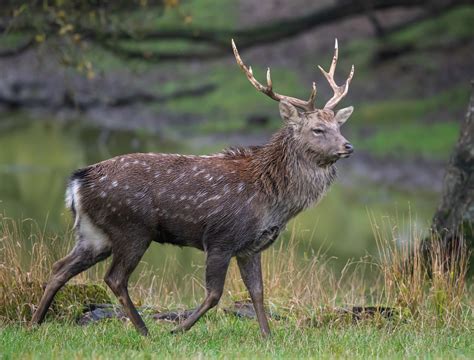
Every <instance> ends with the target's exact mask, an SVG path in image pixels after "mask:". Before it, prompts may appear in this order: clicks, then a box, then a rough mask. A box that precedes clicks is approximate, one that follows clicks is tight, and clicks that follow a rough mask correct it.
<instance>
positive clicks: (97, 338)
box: [0, 313, 474, 359]
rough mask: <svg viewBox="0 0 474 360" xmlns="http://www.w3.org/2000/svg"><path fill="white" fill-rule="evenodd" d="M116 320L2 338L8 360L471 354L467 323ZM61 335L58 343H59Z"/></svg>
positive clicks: (13, 329) (14, 331) (15, 331)
mask: <svg viewBox="0 0 474 360" xmlns="http://www.w3.org/2000/svg"><path fill="white" fill-rule="evenodd" d="M127 325H128V324H124V323H122V322H120V321H118V320H113V321H107V322H104V323H102V324H98V325H92V326H87V327H78V326H75V325H68V324H57V323H48V324H45V325H43V326H42V327H41V328H39V329H33V330H29V329H26V328H24V327H20V326H9V327H7V328H6V329H3V331H2V333H1V335H0V349H1V350H0V353H1V354H2V355H3V358H4V359H24V358H35V359H68V358H81V359H82V358H102V359H130V358H134V359H135V358H137V359H155V358H251V359H255V358H282V359H284V358H308V357H311V358H318V359H320V358H334V357H344V358H351V359H367V358H375V357H377V358H459V357H464V358H471V357H472V356H474V343H473V341H472V336H473V334H472V325H473V324H472V323H470V324H464V325H465V326H469V325H470V326H471V330H469V328H463V326H460V327H454V328H443V327H425V328H420V326H419V324H412V323H407V324H398V325H392V324H389V323H385V324H382V325H379V326H374V325H373V324H353V325H344V326H337V325H336V326H331V327H328V326H324V327H305V326H301V325H300V324H298V323H296V322H295V321H271V326H272V328H273V337H272V339H270V340H267V341H265V340H262V339H261V338H260V336H259V331H258V326H257V324H256V321H255V320H240V319H236V318H234V317H229V316H225V315H223V314H222V313H220V314H218V315H208V316H206V318H205V319H202V321H200V322H199V323H198V324H196V326H195V327H194V328H193V329H191V330H190V331H189V332H188V333H185V334H182V335H171V334H170V330H171V329H172V326H171V325H168V324H164V323H158V324H155V323H153V322H152V321H148V322H147V325H148V326H149V329H150V336H149V337H148V338H143V337H140V336H139V335H138V334H137V333H136V332H135V330H134V329H133V328H132V327H131V326H127ZM59 339H61V340H60V341H58V340H59Z"/></svg>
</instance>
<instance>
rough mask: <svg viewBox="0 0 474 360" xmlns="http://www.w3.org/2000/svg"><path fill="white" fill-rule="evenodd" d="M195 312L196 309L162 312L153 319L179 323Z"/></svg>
mask: <svg viewBox="0 0 474 360" xmlns="http://www.w3.org/2000/svg"><path fill="white" fill-rule="evenodd" d="M193 311H194V309H192V310H175V311H168V312H162V313H158V314H155V315H153V319H155V320H161V321H170V322H175V323H179V322H181V321H183V320H186V319H187V318H188V317H189V316H190V315H191V314H192V313H193Z"/></svg>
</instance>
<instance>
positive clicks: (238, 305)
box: [224, 300, 282, 320]
mask: <svg viewBox="0 0 474 360" xmlns="http://www.w3.org/2000/svg"><path fill="white" fill-rule="evenodd" d="M224 312H225V313H226V314H230V315H235V316H237V317H239V318H242V319H256V318H257V314H256V313H255V308H254V307H253V303H252V302H251V301H249V300H242V301H235V302H234V304H233V305H232V307H228V308H224ZM267 315H269V316H270V318H272V319H275V320H281V319H282V317H281V316H280V315H278V314H276V313H275V312H274V311H271V310H270V313H268V311H267Z"/></svg>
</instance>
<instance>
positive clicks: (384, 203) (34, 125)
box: [0, 115, 437, 278]
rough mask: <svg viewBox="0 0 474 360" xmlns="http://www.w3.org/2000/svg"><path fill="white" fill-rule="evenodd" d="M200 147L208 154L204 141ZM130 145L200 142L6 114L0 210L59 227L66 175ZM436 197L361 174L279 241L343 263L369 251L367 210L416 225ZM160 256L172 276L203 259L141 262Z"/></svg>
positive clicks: (189, 149) (0, 133)
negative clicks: (294, 240) (292, 239)
mask: <svg viewBox="0 0 474 360" xmlns="http://www.w3.org/2000/svg"><path fill="white" fill-rule="evenodd" d="M211 147H212V146H211ZM206 149H207V150H206V152H208V151H209V149H210V146H209V145H206ZM215 150H218V149H215ZM137 151H143V152H148V151H157V152H173V153H196V154H200V153H203V152H202V148H201V149H200V148H199V146H198V147H196V146H191V145H189V144H186V143H184V142H182V143H180V142H176V141H169V140H166V139H163V138H160V137H157V136H151V135H147V134H144V133H130V132H125V131H103V130H102V131H101V130H99V129H97V128H92V127H85V126H83V125H80V124H79V123H70V122H68V123H64V124H62V123H58V122H50V121H42V120H36V121H29V120H27V119H25V118H23V117H22V116H18V115H15V116H11V117H8V118H7V119H6V120H2V122H1V123H0V211H1V212H2V213H4V214H6V215H7V216H8V217H12V218H18V219H20V218H21V219H25V218H32V219H34V220H36V221H37V222H38V223H39V224H45V228H46V229H47V231H50V232H63V230H64V229H65V228H66V227H67V226H70V225H71V217H70V214H69V213H68V211H66V210H65V209H64V190H65V185H66V180H67V178H68V176H69V174H70V173H71V172H72V171H73V170H74V169H76V168H79V167H82V166H85V165H87V164H93V163H95V162H98V161H100V160H104V159H107V158H109V157H112V156H115V155H119V154H123V153H129V152H137ZM346 161H350V159H349V160H346ZM341 176H344V174H342V175H341ZM415 195H416V196H415ZM414 199H416V200H414ZM436 201H437V195H436V194H434V193H430V192H425V191H417V192H416V194H413V193H408V192H403V191H401V190H399V189H396V188H387V187H385V186H383V185H377V184H370V183H367V182H366V181H364V179H357V180H355V182H353V183H352V185H351V186H342V185H341V184H340V183H336V184H335V185H334V186H333V187H332V189H331V191H330V192H329V193H328V195H327V196H326V197H325V198H324V199H323V201H322V202H321V203H320V205H319V206H318V207H316V208H314V209H311V210H308V211H306V212H304V213H302V214H300V215H299V216H298V217H297V218H296V219H295V220H294V221H293V222H291V223H290V224H289V226H288V231H286V232H285V233H284V234H283V237H282V239H280V240H279V241H285V238H288V236H290V232H291V231H296V232H297V236H298V238H299V239H300V241H301V243H302V244H304V245H310V246H311V247H312V248H314V249H316V250H317V249H319V248H320V247H321V246H323V247H324V249H325V250H326V252H327V255H328V256H334V257H337V260H336V261H335V263H336V264H338V265H339V266H342V265H343V264H344V263H345V262H346V261H347V260H348V259H350V258H359V257H361V256H364V255H365V254H367V253H369V254H370V253H372V254H374V253H375V243H374V238H373V235H372V230H371V226H370V222H369V217H368V214H367V212H368V211H370V212H371V213H373V214H375V216H391V217H397V218H398V219H399V220H400V219H401V220H403V219H405V220H407V219H408V218H411V220H412V221H414V222H416V223H418V224H420V226H421V227H423V226H426V225H427V224H428V223H429V220H430V218H431V216H432V214H433V212H434V209H435V205H436ZM306 248H307V246H306ZM302 251H303V250H302ZM166 258H168V262H170V261H171V265H170V263H168V265H170V266H171V268H172V269H173V273H174V276H175V277H177V278H182V277H183V276H184V275H185V274H189V272H190V271H191V270H192V268H193V265H196V264H198V265H199V264H202V260H203V256H202V253H200V252H198V251H196V250H193V249H180V248H176V247H172V246H170V245H159V244H153V245H152V247H151V250H149V251H148V252H147V254H146V256H145V261H146V262H148V263H150V264H152V265H153V266H155V267H156V268H162V267H163V266H164V261H165V259H166ZM169 259H171V260H169Z"/></svg>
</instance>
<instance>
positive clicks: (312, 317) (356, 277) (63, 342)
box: [0, 215, 474, 359]
mask: <svg viewBox="0 0 474 360" xmlns="http://www.w3.org/2000/svg"><path fill="white" fill-rule="evenodd" d="M370 220H371V224H372V226H373V232H374V237H375V240H376V241H377V244H378V249H379V251H378V256H374V257H368V256H367V257H364V258H362V259H359V260H354V261H351V262H348V263H347V265H346V266H345V267H344V269H343V270H342V271H340V272H338V271H335V270H334V268H333V267H332V266H331V261H332V259H331V258H328V257H327V256H326V255H325V254H324V252H323V251H315V250H314V249H310V248H307V249H306V251H305V252H304V256H303V258H302V257H301V256H300V251H301V246H302V244H299V243H298V240H297V237H296V236H292V234H296V233H297V231H296V229H294V228H293V229H289V230H288V232H289V233H290V236H289V240H287V241H280V242H279V243H277V244H276V245H275V246H274V247H273V248H271V249H269V250H268V251H266V252H265V253H264V262H263V264H264V265H263V268H264V277H265V279H264V281H265V286H266V306H267V309H268V311H269V313H270V314H271V315H272V316H271V320H270V322H271V327H272V330H273V336H272V337H271V338H270V339H262V338H261V336H260V332H259V328H258V324H257V322H256V320H255V319H247V318H241V317H237V316H235V315H234V314H229V313H227V312H225V311H224V310H223V309H226V308H228V307H229V306H231V304H233V302H234V301H236V300H246V299H248V295H247V293H246V291H245V289H244V287H243V284H242V282H241V281H240V278H239V274H238V271H237V267H236V266H235V264H233V265H232V266H231V269H230V273H229V276H228V278H227V283H226V288H225V295H224V297H223V300H222V301H221V304H220V305H219V306H218V308H217V310H213V311H210V312H209V314H207V315H206V316H205V317H204V318H203V319H202V320H201V321H200V322H198V324H197V325H196V326H195V327H193V328H192V329H191V330H190V331H189V332H187V333H185V334H179V335H172V334H171V333H170V331H171V329H172V328H173V327H174V324H170V323H168V322H162V321H161V322H158V321H156V320H154V319H152V318H151V317H150V316H148V317H147V316H145V321H146V323H147V325H148V326H149V329H150V336H148V337H146V338H145V337H142V336H140V335H139V334H138V333H137V332H136V331H135V330H134V328H133V326H131V324H130V323H129V322H128V321H122V320H119V319H107V320H102V321H99V322H97V323H93V324H89V325H86V326H79V325H77V324H76V321H75V320H76V318H77V316H78V315H79V314H80V313H81V312H82V308H83V307H84V304H86V303H87V302H94V301H95V302H97V301H99V302H100V301H107V299H109V296H110V298H112V299H113V296H111V293H110V292H107V293H104V291H106V290H105V288H104V287H103V285H102V283H101V282H100V280H99V279H100V277H101V276H102V274H103V270H104V265H106V264H101V265H99V266H98V267H96V268H94V269H92V270H90V271H89V272H87V273H85V274H82V275H80V276H79V277H78V278H76V279H75V280H74V281H73V283H74V284H88V285H83V286H89V287H90V289H91V291H85V292H84V291H78V292H77V293H74V291H73V289H74V288H75V286H74V285H72V286H67V287H66V288H65V290H62V291H61V292H60V293H59V294H58V295H57V297H56V301H55V303H54V304H53V306H52V310H50V312H49V316H48V318H47V321H46V323H45V324H43V325H42V326H40V327H34V328H31V327H30V326H29V324H28V321H29V318H30V316H31V311H32V310H33V309H34V306H35V304H37V302H38V300H39V297H40V296H41V293H42V284H43V283H44V281H46V279H47V276H48V273H49V271H50V267H51V263H52V262H53V261H54V260H55V259H57V258H59V257H60V256H61V255H63V254H64V253H65V252H66V251H67V248H68V247H69V246H70V244H71V240H72V236H71V232H70V231H68V232H66V233H65V234H61V235H47V234H45V233H44V231H43V229H41V228H40V227H39V226H38V225H36V224H35V223H34V222H32V221H28V220H25V221H24V222H18V221H15V220H12V219H8V218H5V217H4V218H2V219H1V225H0V239H1V250H2V251H1V253H0V254H1V257H0V290H1V292H0V321H1V330H0V331H1V336H0V349H1V356H2V358H5V359H14V358H35V359H36V358H128V357H131V356H133V357H134V358H135V357H136V358H147V359H148V358H176V357H178V358H202V357H211V358H255V357H259V358H260V357H262V358H266V357H267V358H270V357H272V358H287V357H299V358H300V357H304V358H311V357H315V358H333V357H351V358H367V357H390V358H402V357H403V358H405V357H415V358H418V357H423V358H441V357H442V358H454V357H465V358H469V357H471V356H473V355H474V343H473V342H472V335H473V334H472V332H473V329H474V316H473V310H474V296H473V291H472V290H473V289H472V285H470V282H469V280H468V278H467V269H468V264H467V261H468V257H467V252H466V249H465V248H458V249H453V250H451V251H449V252H448V253H447V252H446V250H445V248H444V247H442V246H441V243H440V242H439V240H438V239H437V237H436V236H434V235H433V236H432V237H431V239H430V242H431V244H432V247H431V249H432V250H431V251H430V252H429V254H427V253H425V252H424V251H423V250H421V249H422V247H421V246H420V244H421V242H422V241H423V239H424V236H425V235H426V234H424V233H423V232H422V231H419V230H416V229H415V228H414V227H411V228H410V227H404V228H401V227H399V226H398V225H397V224H396V223H393V222H392V221H391V220H390V221H389V220H388V219H386V218H376V217H374V216H373V215H370ZM407 226H410V225H407ZM25 237H26V238H25ZM28 242H32V243H33V244H34V245H33V246H32V247H31V249H30V250H28V251H25V249H24V248H22V245H21V244H27V243H28ZM23 246H24V245H23ZM447 259H450V260H447ZM170 261H172V259H171V260H170ZM137 272H138V274H135V275H136V277H135V279H134V281H133V284H131V288H132V289H131V290H132V291H131V292H132V294H133V296H132V298H133V299H134V301H135V303H136V304H138V305H147V306H150V307H152V308H153V309H154V310H155V311H165V310H174V309H189V308H192V307H193V306H194V305H195V304H197V303H198V302H199V301H200V300H201V299H202V296H203V294H204V292H203V285H202V281H201V279H202V268H200V267H197V268H196V269H195V271H194V273H193V274H189V277H188V278H187V279H186V281H185V285H184V286H182V284H181V285H180V286H178V284H177V283H176V282H174V281H173V280H171V279H172V277H168V278H167V277H166V270H165V271H164V273H162V274H156V273H155V272H152V271H151V270H150V268H148V267H147V265H146V264H142V265H141V267H140V269H139V270H138V271H137ZM93 284H94V285H93ZM76 286H77V285H76ZM77 288H78V289H84V288H83V287H81V286H77ZM71 289H72V290H71ZM93 289H96V290H97V289H98V290H99V291H95V292H94V290H93ZM104 299H106V300H104ZM113 301H114V302H115V303H116V301H115V300H113ZM353 306H383V307H387V308H390V313H389V314H388V315H387V313H385V312H375V314H370V313H369V312H362V313H354V311H353V310H354V308H353ZM351 309H352V310H351ZM58 339H60V341H58Z"/></svg>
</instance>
